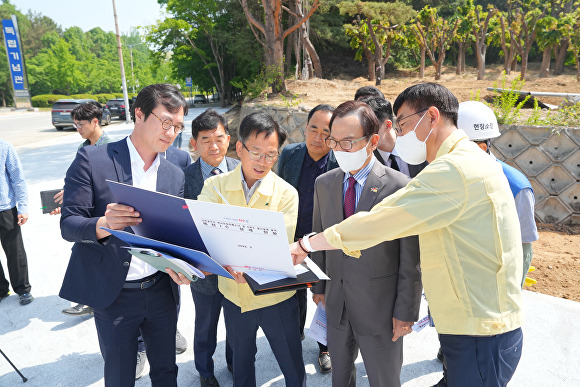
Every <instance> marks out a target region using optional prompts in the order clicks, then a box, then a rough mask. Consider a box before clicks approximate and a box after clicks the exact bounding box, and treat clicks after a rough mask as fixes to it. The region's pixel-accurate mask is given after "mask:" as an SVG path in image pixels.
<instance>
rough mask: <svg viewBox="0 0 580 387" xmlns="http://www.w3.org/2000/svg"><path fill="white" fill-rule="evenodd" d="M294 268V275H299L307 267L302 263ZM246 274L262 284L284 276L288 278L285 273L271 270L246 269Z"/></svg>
mask: <svg viewBox="0 0 580 387" xmlns="http://www.w3.org/2000/svg"><path fill="white" fill-rule="evenodd" d="M294 270H296V275H300V274H302V273H306V272H307V271H308V269H306V268H305V267H304V266H302V265H296V266H294ZM246 274H247V275H249V276H250V277H252V279H253V280H254V281H256V282H257V283H258V284H260V285H264V284H267V283H270V282H274V281H279V280H281V279H284V278H288V276H287V275H286V274H280V273H274V272H271V271H253V270H250V271H247V272H246Z"/></svg>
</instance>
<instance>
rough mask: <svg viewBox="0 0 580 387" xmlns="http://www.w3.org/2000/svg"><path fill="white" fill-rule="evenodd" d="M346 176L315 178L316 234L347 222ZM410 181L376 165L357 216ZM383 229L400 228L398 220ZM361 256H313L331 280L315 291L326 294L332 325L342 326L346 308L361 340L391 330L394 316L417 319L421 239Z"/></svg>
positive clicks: (339, 173)
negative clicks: (344, 189)
mask: <svg viewBox="0 0 580 387" xmlns="http://www.w3.org/2000/svg"><path fill="white" fill-rule="evenodd" d="M343 178H344V172H342V171H341V170H340V169H335V170H333V171H330V172H328V173H325V174H324V175H321V176H320V177H319V178H318V179H316V184H315V188H314V214H313V222H312V223H313V229H312V231H316V232H321V231H323V230H325V229H326V228H328V227H330V226H333V225H335V224H337V223H340V222H341V221H342V220H343V219H344V213H343V194H342V191H343V185H342V181H343ZM408 181H409V178H408V177H407V176H405V175H404V174H402V173H401V172H398V171H395V170H393V169H391V168H387V167H385V166H384V165H382V164H380V163H377V162H375V163H374V165H373V168H372V169H371V171H370V173H369V176H368V178H367V181H366V183H365V186H364V187H363V191H362V193H361V196H360V199H359V202H358V205H357V207H356V212H359V211H368V210H370V209H371V208H372V207H373V206H374V205H375V204H377V203H379V202H380V201H381V200H382V199H383V198H385V197H387V196H389V195H390V194H392V193H394V192H395V191H397V190H398V189H399V188H402V187H404V186H405V185H406V184H407V182H408ZM375 191H376V192H375ZM384 227H397V222H396V219H393V222H392V224H385V225H384ZM361 253H362V255H361V257H360V258H353V257H349V256H347V255H345V254H344V253H343V252H342V251H341V250H332V251H319V252H315V253H313V255H312V258H313V259H314V261H315V262H316V264H317V265H319V266H320V268H321V269H322V270H324V271H325V272H326V274H328V276H329V277H330V279H331V280H330V281H322V282H321V284H319V285H317V286H315V287H314V288H313V292H314V293H318V294H325V295H326V297H325V302H326V316H327V322H328V324H329V325H332V326H333V327H338V326H339V323H340V320H341V316H342V311H343V307H346V313H347V315H348V318H349V320H350V323H351V324H352V328H353V330H354V331H355V333H356V334H358V335H362V336H371V335H380V334H385V333H388V332H392V329H393V323H392V318H393V316H394V317H396V318H397V319H399V320H402V321H416V320H417V319H418V316H419V305H420V302H421V274H420V270H419V241H418V238H417V236H412V237H408V238H402V239H396V240H394V241H388V242H383V243H381V244H379V245H377V246H374V247H371V248H369V249H366V250H363V251H361Z"/></svg>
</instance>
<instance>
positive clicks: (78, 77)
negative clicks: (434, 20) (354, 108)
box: [0, 0, 580, 105]
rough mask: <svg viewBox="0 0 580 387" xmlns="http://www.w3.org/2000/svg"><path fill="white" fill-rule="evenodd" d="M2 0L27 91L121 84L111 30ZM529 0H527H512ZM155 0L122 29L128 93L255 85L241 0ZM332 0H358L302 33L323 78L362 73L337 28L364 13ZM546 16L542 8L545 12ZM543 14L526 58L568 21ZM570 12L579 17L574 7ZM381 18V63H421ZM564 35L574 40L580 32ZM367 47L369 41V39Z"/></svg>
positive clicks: (328, 6) (111, 89) (458, 8)
mask: <svg viewBox="0 0 580 387" xmlns="http://www.w3.org/2000/svg"><path fill="white" fill-rule="evenodd" d="M0 1H1V4H0V17H1V18H2V19H6V18H10V15H16V16H17V18H18V23H19V27H20V34H21V39H22V47H23V50H24V57H25V60H26V68H27V73H28V81H29V88H30V91H31V93H32V95H33V96H37V95H49V94H54V95H64V96H69V97H70V96H72V95H75V94H91V95H111V94H113V93H121V92H122V90H121V76H120V69H119V61H118V57H117V49H116V38H115V34H114V33H113V32H105V31H103V30H102V29H101V28H93V29H91V30H90V31H87V32H83V30H82V29H81V28H79V27H71V28H68V29H66V30H63V29H62V28H61V27H60V26H59V25H57V24H56V23H55V22H54V21H53V20H52V19H51V18H49V17H47V16H44V15H42V14H38V13H32V12H29V13H27V14H23V13H21V12H20V11H19V10H18V7H17V5H15V4H17V3H15V2H14V0H0ZM303 1H307V0H303ZM514 1H515V0H509V1H506V0H488V1H483V0H399V3H397V4H403V5H404V6H405V7H407V6H411V7H412V8H413V10H414V11H413V12H415V11H417V12H419V11H420V10H422V9H424V7H426V6H429V7H433V8H436V9H437V13H438V15H439V16H441V17H442V18H444V19H448V20H450V21H453V20H455V19H456V18H461V17H465V15H464V14H462V12H463V13H466V12H467V11H462V10H467V9H473V6H474V5H475V6H477V5H481V6H482V7H483V9H486V7H487V6H488V5H493V6H495V7H497V8H498V9H499V10H500V11H502V12H505V11H507V9H508V7H509V4H511V3H513V2H514ZM518 1H519V0H518ZM532 1H534V0H521V1H520V2H522V3H530V2H532ZM579 1H580V0H554V1H551V2H549V3H547V2H546V3H545V4H551V5H550V6H548V11H549V10H550V7H551V6H552V5H554V4H556V5H559V6H564V5H565V4H568V3H570V4H573V6H572V8H571V9H572V10H577V9H578V6H579V5H578V4H580V2H579ZM157 2H158V3H159V4H160V5H162V6H164V7H165V9H166V11H167V15H168V16H167V18H166V19H165V20H160V21H159V22H158V23H157V24H156V25H153V26H143V28H141V29H140V30H139V31H137V30H133V31H131V32H130V33H129V34H125V35H123V36H122V37H121V40H122V42H123V44H124V47H123V55H124V64H125V73H126V78H127V83H128V85H127V86H128V91H129V92H131V91H133V88H135V91H137V92H138V91H139V88H140V87H143V86H145V85H148V84H151V83H159V82H170V83H178V84H180V85H181V86H183V89H182V90H183V91H184V92H186V93H185V94H186V96H187V94H188V93H187V92H188V91H189V90H188V89H186V88H185V78H186V77H192V79H193V83H194V85H195V86H194V90H193V92H194V93H200V92H205V93H206V94H211V93H214V92H216V91H217V90H216V89H217V88H216V83H219V81H220V79H222V78H223V80H225V84H226V87H225V89H224V90H225V91H226V92H227V93H229V92H233V93H234V94H238V93H239V91H240V86H243V85H246V86H243V87H242V88H244V89H247V88H248V86H247V85H256V84H257V83H256V82H257V81H261V80H263V79H264V47H262V45H261V44H260V43H259V42H258V41H257V40H256V37H255V35H254V32H252V30H251V28H250V26H249V23H248V21H247V19H246V16H245V14H244V12H243V9H242V6H241V4H240V1H239V0H157ZM310 3H312V0H310ZM340 3H353V4H355V3H358V1H354V0H350V1H345V0H324V1H321V5H320V7H319V8H318V9H317V10H316V12H315V13H314V14H313V15H312V17H311V18H310V20H309V30H310V40H311V41H312V43H313V45H314V47H315V48H316V51H317V53H318V55H319V56H320V59H321V62H322V67H323V69H324V75H325V76H326V77H331V78H332V77H340V78H342V77H346V78H348V77H352V78H354V77H359V76H366V75H367V71H366V70H367V69H366V58H365V55H362V52H361V51H360V47H359V46H357V45H356V44H354V43H353V38H352V36H349V35H348V34H347V33H346V32H347V31H346V30H345V26H348V25H352V23H353V21H354V20H355V19H356V18H357V17H360V18H361V19H364V18H365V15H364V14H356V12H354V11H353V12H343V14H341V12H340V10H339V4H340ZM368 3H370V6H369V7H367V8H369V9H375V8H376V9H381V8H384V7H385V6H389V7H390V6H395V4H396V3H395V1H394V0H383V1H369V2H368ZM373 3H393V4H388V5H387V4H373ZM248 4H249V5H250V9H251V11H252V13H253V15H255V16H259V15H260V14H261V13H263V12H264V11H263V9H262V8H261V7H262V5H261V4H262V3H261V1H260V0H248ZM283 4H284V5H286V6H288V7H293V4H294V2H293V1H290V0H284V1H283ZM554 6H555V5H554ZM393 12H394V11H393ZM576 13H578V12H577V11H576ZM570 15H571V14H570ZM390 16H392V15H390ZM390 16H389V15H387V16H385V15H382V14H377V15H375V16H372V18H373V24H380V23H385V22H386V19H388V18H389V17H390ZM546 16H549V13H547V14H546ZM551 17H552V18H551V19H549V18H546V19H545V20H544V21H542V23H543V24H542V26H543V27H542V31H541V32H540V33H539V34H538V37H537V39H536V40H537V43H534V45H533V46H532V50H531V52H530V55H529V61H530V62H539V61H540V60H541V58H542V49H541V47H543V46H545V45H546V44H552V43H553V42H557V41H558V40H559V39H561V38H562V36H563V35H562V34H563V33H564V32H565V29H566V26H567V25H569V24H571V23H572V22H568V21H567V20H568V19H566V18H564V17H560V16H558V15H556V16H554V15H552V16H551ZM287 19H288V13H287V12H284V17H283V20H282V23H283V25H287V23H288V20H287ZM383 19H384V20H383ZM575 20H576V19H575ZM577 20H580V16H578V17H577ZM389 22H391V24H392V23H395V22H398V23H400V24H402V25H401V26H400V27H399V29H397V32H396V33H397V36H396V39H394V40H393V41H392V45H391V47H390V48H391V50H390V57H389V60H388V62H387V63H386V68H387V69H388V70H389V71H392V70H396V69H411V70H415V71H416V70H417V69H418V66H419V60H420V55H419V53H420V49H419V44H418V41H417V39H416V38H415V37H414V36H413V34H412V32H411V28H409V26H410V22H405V21H404V20H401V21H398V20H389ZM574 23H575V22H574ZM460 25H461V24H460ZM568 27H569V26H568ZM470 28H471V27H470V25H469V23H467V24H466V26H465V28H463V30H465V31H463V30H462V31H458V34H457V35H459V33H461V34H463V33H467V34H469V30H470ZM498 30H499V26H498V24H497V23H496V22H495V21H492V24H491V27H490V30H489V34H488V41H487V43H488V50H487V57H486V62H487V63H488V64H492V63H502V62H503V56H502V55H503V51H502V50H501V48H500V47H498V46H499V40H498V32H497V31H498ZM563 31H564V32H563ZM573 31H576V35H577V33H578V32H577V31H578V28H576V27H574V28H573ZM210 41H211V42H212V44H213V46H212V44H210ZM466 41H467V42H468V43H467V51H466V53H467V56H466V62H467V65H469V66H475V65H476V62H475V58H474V55H473V54H474V51H473V43H472V42H473V39H470V38H466ZM572 41H573V42H576V43H575V44H576V46H577V47H580V39H577V38H576V39H575V40H574V39H572ZM355 43H356V42H355ZM127 45H134V46H133V48H132V51H133V69H134V71H133V74H134V76H132V75H131V59H130V50H129V49H128V47H127ZM372 46H373V49H374V45H372ZM576 46H575V47H576ZM216 47H217V48H218V49H219V50H220V58H221V62H218V61H217V60H216V55H215V49H216ZM457 47H458V46H457V44H456V42H450V45H449V49H448V50H447V55H446V59H445V65H454V64H455V62H456V61H457V52H458V49H457ZM578 50H580V49H578ZM287 52H288V51H287ZM574 58H575V57H574V56H573V53H572V51H570V52H569V53H568V56H567V61H566V63H567V64H575V61H574ZM287 59H288V58H287ZM358 61H361V62H363V63H359V62H358ZM427 61H429V59H427ZM218 63H219V66H218ZM287 63H288V64H289V66H287V68H286V69H285V71H286V76H287V77H290V76H292V75H294V69H295V68H296V67H298V68H299V69H301V68H302V66H303V64H302V63H296V59H295V58H294V56H292V57H291V58H289V59H288V60H287ZM429 64H430V63H427V65H429ZM220 66H221V69H222V70H223V71H222V74H221V75H220V74H219V71H218V68H219V67H220ZM216 79H217V81H216ZM258 83H259V82H258ZM235 85H237V86H238V87H235ZM232 86H233V90H232ZM11 93H12V89H11V84H10V74H9V71H8V63H7V59H6V53H5V49H4V45H0V105H7V104H10V103H11V102H12V101H11V99H12V97H11ZM234 94H233V95H234ZM233 95H232V96H233ZM43 98H48V99H50V98H49V97H43ZM43 98H37V99H36V100H38V101H39V102H38V103H41V102H40V100H43V101H44V99H43ZM98 98H101V97H98ZM42 103H43V104H44V103H47V102H42Z"/></svg>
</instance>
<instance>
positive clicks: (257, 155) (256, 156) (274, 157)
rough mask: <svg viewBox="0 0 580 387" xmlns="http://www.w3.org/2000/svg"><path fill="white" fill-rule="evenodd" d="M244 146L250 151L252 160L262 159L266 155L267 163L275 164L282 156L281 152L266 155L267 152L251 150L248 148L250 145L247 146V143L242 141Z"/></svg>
mask: <svg viewBox="0 0 580 387" xmlns="http://www.w3.org/2000/svg"><path fill="white" fill-rule="evenodd" d="M242 146H243V147H244V148H246V150H247V151H248V154H249V155H250V160H254V161H258V160H261V159H262V157H264V160H266V162H267V163H271V164H273V163H275V162H276V160H278V156H280V155H279V154H276V155H265V154H263V153H260V152H255V151H251V150H249V149H248V147H247V146H246V144H244V143H243V142H242Z"/></svg>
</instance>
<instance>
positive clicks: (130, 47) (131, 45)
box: [125, 43, 142, 94]
mask: <svg viewBox="0 0 580 387" xmlns="http://www.w3.org/2000/svg"><path fill="white" fill-rule="evenodd" d="M140 44H142V43H135V44H125V46H127V47H129V52H130V53H131V78H132V79H133V84H132V85H131V86H133V94H135V74H133V47H134V46H138V45H140Z"/></svg>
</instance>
